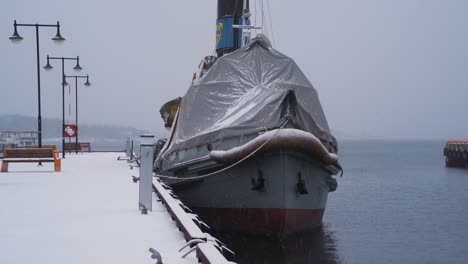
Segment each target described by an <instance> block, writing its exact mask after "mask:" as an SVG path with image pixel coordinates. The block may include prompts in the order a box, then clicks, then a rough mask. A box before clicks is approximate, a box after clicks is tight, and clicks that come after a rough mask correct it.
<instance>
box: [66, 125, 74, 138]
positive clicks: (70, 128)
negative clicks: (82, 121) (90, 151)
mask: <svg viewBox="0 0 468 264" xmlns="http://www.w3.org/2000/svg"><path fill="white" fill-rule="evenodd" d="M64 131H65V137H67V138H73V137H76V125H65V130H64Z"/></svg>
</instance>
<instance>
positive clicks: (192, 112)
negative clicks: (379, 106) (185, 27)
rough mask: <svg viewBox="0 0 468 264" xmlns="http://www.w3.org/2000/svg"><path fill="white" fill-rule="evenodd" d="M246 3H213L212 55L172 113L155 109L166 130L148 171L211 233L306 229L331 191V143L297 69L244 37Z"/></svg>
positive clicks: (264, 42) (260, 41)
mask: <svg viewBox="0 0 468 264" xmlns="http://www.w3.org/2000/svg"><path fill="white" fill-rule="evenodd" d="M248 2H249V1H245V2H244V1H240V0H239V1H227V0H218V21H217V57H213V56H208V57H206V58H205V59H203V60H202V63H201V64H200V68H199V71H198V72H197V73H196V74H195V75H194V78H193V83H192V85H191V86H190V88H189V90H188V92H187V94H186V95H185V96H184V97H182V98H181V99H180V100H177V104H176V105H177V112H176V114H172V116H171V113H168V112H169V111H166V112H164V111H163V109H162V112H161V114H162V116H164V119H165V121H166V124H168V122H167V120H171V122H170V125H171V126H172V127H171V132H170V136H169V138H168V139H167V143H166V144H165V146H164V147H163V148H162V149H161V151H160V152H159V153H158V157H157V159H156V161H155V163H154V169H155V172H156V173H157V174H158V175H159V176H160V177H161V179H162V180H164V181H165V182H166V183H168V184H169V185H171V186H172V188H173V190H174V192H175V193H176V194H177V195H178V196H179V198H180V199H181V200H182V201H183V202H184V203H185V204H186V205H187V206H189V207H190V208H191V209H192V210H194V211H195V212H196V213H198V214H199V215H200V217H201V218H202V220H204V221H205V222H207V223H208V224H209V225H210V226H212V227H213V228H215V229H216V230H220V231H225V230H229V231H241V232H252V233H280V234H284V233H291V232H297V231H301V230H311V229H314V228H316V227H318V226H320V225H321V222H322V217H323V213H324V210H325V208H326V203H327V197H328V193H329V192H330V191H334V190H335V189H336V186H337V183H336V180H335V179H334V178H333V177H332V176H333V175H336V174H338V173H339V172H340V171H341V167H340V165H339V163H338V157H337V155H336V153H337V151H338V146H337V142H336V139H335V138H334V137H333V136H332V135H331V133H330V129H329V127H328V123H327V120H326V118H325V114H324V112H323V110H322V107H321V104H320V101H319V98H318V93H317V91H316V90H315V88H314V87H313V86H312V84H311V83H310V82H309V81H308V79H307V78H306V76H305V75H304V74H303V73H302V71H301V70H300V69H299V67H298V66H297V64H296V63H295V62H294V61H293V60H292V59H291V58H289V57H287V56H286V55H284V54H282V53H280V52H278V51H277V50H275V49H274V48H273V47H272V45H271V43H270V42H269V40H268V39H267V37H265V36H264V35H261V34H260V35H257V36H256V37H255V38H253V39H251V38H250V35H251V30H252V29H253V28H255V27H254V26H251V25H250V22H249V17H250V12H249V3H248ZM235 3H237V5H236V4H235ZM165 108H168V107H167V106H166V107H165ZM163 112H164V113H163ZM172 112H175V111H172Z"/></svg>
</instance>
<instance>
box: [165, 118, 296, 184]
mask: <svg viewBox="0 0 468 264" xmlns="http://www.w3.org/2000/svg"><path fill="white" fill-rule="evenodd" d="M288 121H289V119H286V120H285V121H284V122H283V124H282V125H281V126H280V127H279V128H278V130H277V131H276V132H275V134H273V135H272V136H271V137H270V138H269V139H268V140H267V141H265V142H264V143H263V144H262V145H260V146H259V147H258V148H257V149H255V150H254V151H252V152H251V153H249V154H248V155H247V156H245V157H244V158H242V159H241V160H239V161H237V162H236V163H234V164H231V165H229V166H227V167H225V168H222V169H220V170H217V171H214V172H211V173H208V174H204V175H199V176H193V177H172V176H164V175H159V174H156V177H159V178H165V179H173V180H197V179H202V178H207V177H210V176H213V175H215V174H218V173H221V172H224V171H227V170H229V169H231V168H233V167H235V166H237V165H239V164H241V163H242V162H244V161H245V160H246V159H248V158H250V157H252V156H253V155H255V153H257V152H258V151H259V150H260V149H262V148H263V147H264V146H265V145H266V144H268V143H269V142H270V141H271V140H272V139H273V138H275V137H276V135H277V134H278V133H279V132H280V130H281V129H283V128H284V126H286V124H287V123H288Z"/></svg>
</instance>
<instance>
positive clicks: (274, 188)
mask: <svg viewBox="0 0 468 264" xmlns="http://www.w3.org/2000/svg"><path fill="white" fill-rule="evenodd" d="M207 172H208V171H207ZM203 173H204V172H203V171H201V172H199V173H198V174H203ZM188 176H195V175H188ZM329 177H331V173H330V172H329V171H327V170H326V169H325V168H324V166H323V165H322V164H321V163H319V162H318V161H316V160H314V159H312V158H311V157H310V156H308V155H305V154H302V153H300V152H293V151H279V152H275V153H267V154H263V155H259V156H255V157H253V158H251V159H248V160H246V161H244V162H243V163H241V164H239V165H238V166H235V167H233V168H231V169H229V170H227V171H225V172H222V173H219V174H216V175H214V176H211V177H207V178H203V179H201V180H196V181H191V182H185V183H178V184H174V185H173V186H172V187H173V189H174V191H175V193H176V194H177V195H178V196H179V198H180V199H181V200H182V201H183V202H184V203H185V204H186V205H187V206H188V207H190V208H191V209H192V210H194V211H195V213H197V214H198V215H199V216H200V217H201V219H202V220H203V221H205V222H206V223H207V224H208V225H210V227H212V228H214V229H215V230H216V231H236V232H246V233H273V234H287V233H294V232H299V231H305V230H312V229H315V228H317V227H319V226H320V225H321V223H322V217H323V213H324V211H325V207H326V203H327V198H328V192H329V185H328V179H329Z"/></svg>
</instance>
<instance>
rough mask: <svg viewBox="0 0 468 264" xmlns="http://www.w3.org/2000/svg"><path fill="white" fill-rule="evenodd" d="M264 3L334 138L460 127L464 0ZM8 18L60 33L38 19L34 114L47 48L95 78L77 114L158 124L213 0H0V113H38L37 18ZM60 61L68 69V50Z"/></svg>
mask: <svg viewBox="0 0 468 264" xmlns="http://www.w3.org/2000/svg"><path fill="white" fill-rule="evenodd" d="M252 2H253V1H252ZM251 5H252V7H253V6H254V4H253V3H252V4H251ZM269 5H270V7H271V12H270V13H271V17H272V25H273V32H274V37H275V38H274V40H275V41H274V46H275V47H276V48H277V49H278V50H280V51H281V52H283V53H285V54H286V55H288V56H290V57H292V58H293V59H295V60H296V62H297V63H298V64H299V66H300V67H301V68H302V70H303V72H304V73H305V74H306V75H307V76H308V77H309V79H310V81H311V82H312V84H314V86H315V87H316V88H317V90H318V92H319V96H320V100H321V103H322V106H323V107H324V110H325V114H326V116H327V119H328V122H329V124H330V127H331V128H332V130H334V131H339V134H338V139H339V135H341V134H343V135H344V136H346V137H349V136H353V137H362V138H367V137H369V138H461V137H463V138H467V137H468V16H467V15H466V12H467V10H468V1H466V0H391V1H390V0H355V1H338V0H327V1H324V0H322V1H318V0H295V1H280V0H270V1H269ZM257 6H258V4H257ZM265 7H266V0H265ZM259 17H260V14H259V13H257V20H260V19H259ZM14 19H16V20H17V22H18V23H47V24H50V23H52V24H53V23H56V22H57V20H58V21H60V23H61V25H62V27H61V32H62V35H63V36H64V37H65V38H66V39H67V41H66V42H65V43H64V44H63V45H61V46H56V45H55V44H53V42H52V41H51V40H50V39H51V38H52V37H53V36H54V35H55V30H54V29H52V28H41V29H40V36H41V41H40V45H41V79H42V81H41V84H42V93H41V94H42V98H43V100H42V105H43V107H42V115H43V118H47V117H61V113H62V112H61V107H62V104H61V86H60V82H61V81H60V74H61V67H60V62H59V61H52V65H53V66H54V67H55V68H54V70H53V71H52V72H45V71H44V70H42V67H43V66H44V65H45V62H46V55H47V54H50V55H52V56H59V57H61V56H66V57H74V56H77V55H79V56H80V63H81V66H82V67H83V68H84V70H83V71H82V72H81V73H80V74H86V73H89V74H90V82H91V83H92V84H93V85H92V86H91V87H89V88H88V87H85V86H83V85H82V84H83V82H80V83H79V89H80V94H79V100H80V101H79V107H80V108H79V115H80V117H79V118H80V122H84V123H92V124H119V125H130V126H135V127H138V128H144V129H149V130H152V131H163V129H162V127H163V122H162V120H161V119H160V117H159V113H158V110H159V108H160V106H161V105H162V104H163V103H164V102H166V101H168V100H170V99H173V98H175V97H177V96H183V95H184V94H185V91H186V90H187V88H188V86H189V84H190V81H191V77H192V74H193V72H194V71H195V70H196V68H197V66H198V63H199V62H200V60H201V58H202V57H203V56H205V55H209V54H211V53H212V52H213V50H214V45H215V43H214V40H215V20H216V1H215V0H203V1H189V0H179V1H175V0H170V1H162V0H151V1H149V0H145V1H115V0H114V1H111V0H100V1H97V0H81V1H68V0H67V1H65V0H61V1H56V0H42V1H33V0H29V1H28V0H2V7H1V9H0V36H1V38H0V56H1V57H0V58H1V59H0V76H1V85H0V87H1V88H0V89H1V92H0V114H25V115H30V116H36V115H37V83H36V58H35V52H36V49H35V34H34V28H25V27H21V28H19V29H18V30H19V34H20V35H21V36H22V37H23V38H24V40H23V42H22V43H21V44H20V45H13V44H12V43H11V42H10V41H9V40H8V37H10V36H11V35H12V33H13V20H14ZM269 35H270V38H271V37H272V34H271V33H270V34H269ZM65 66H66V69H65V72H66V74H70V75H71V74H75V73H74V72H73V70H72V68H73V66H74V62H71V61H70V62H68V63H66V65H65ZM69 81H71V80H69Z"/></svg>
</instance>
